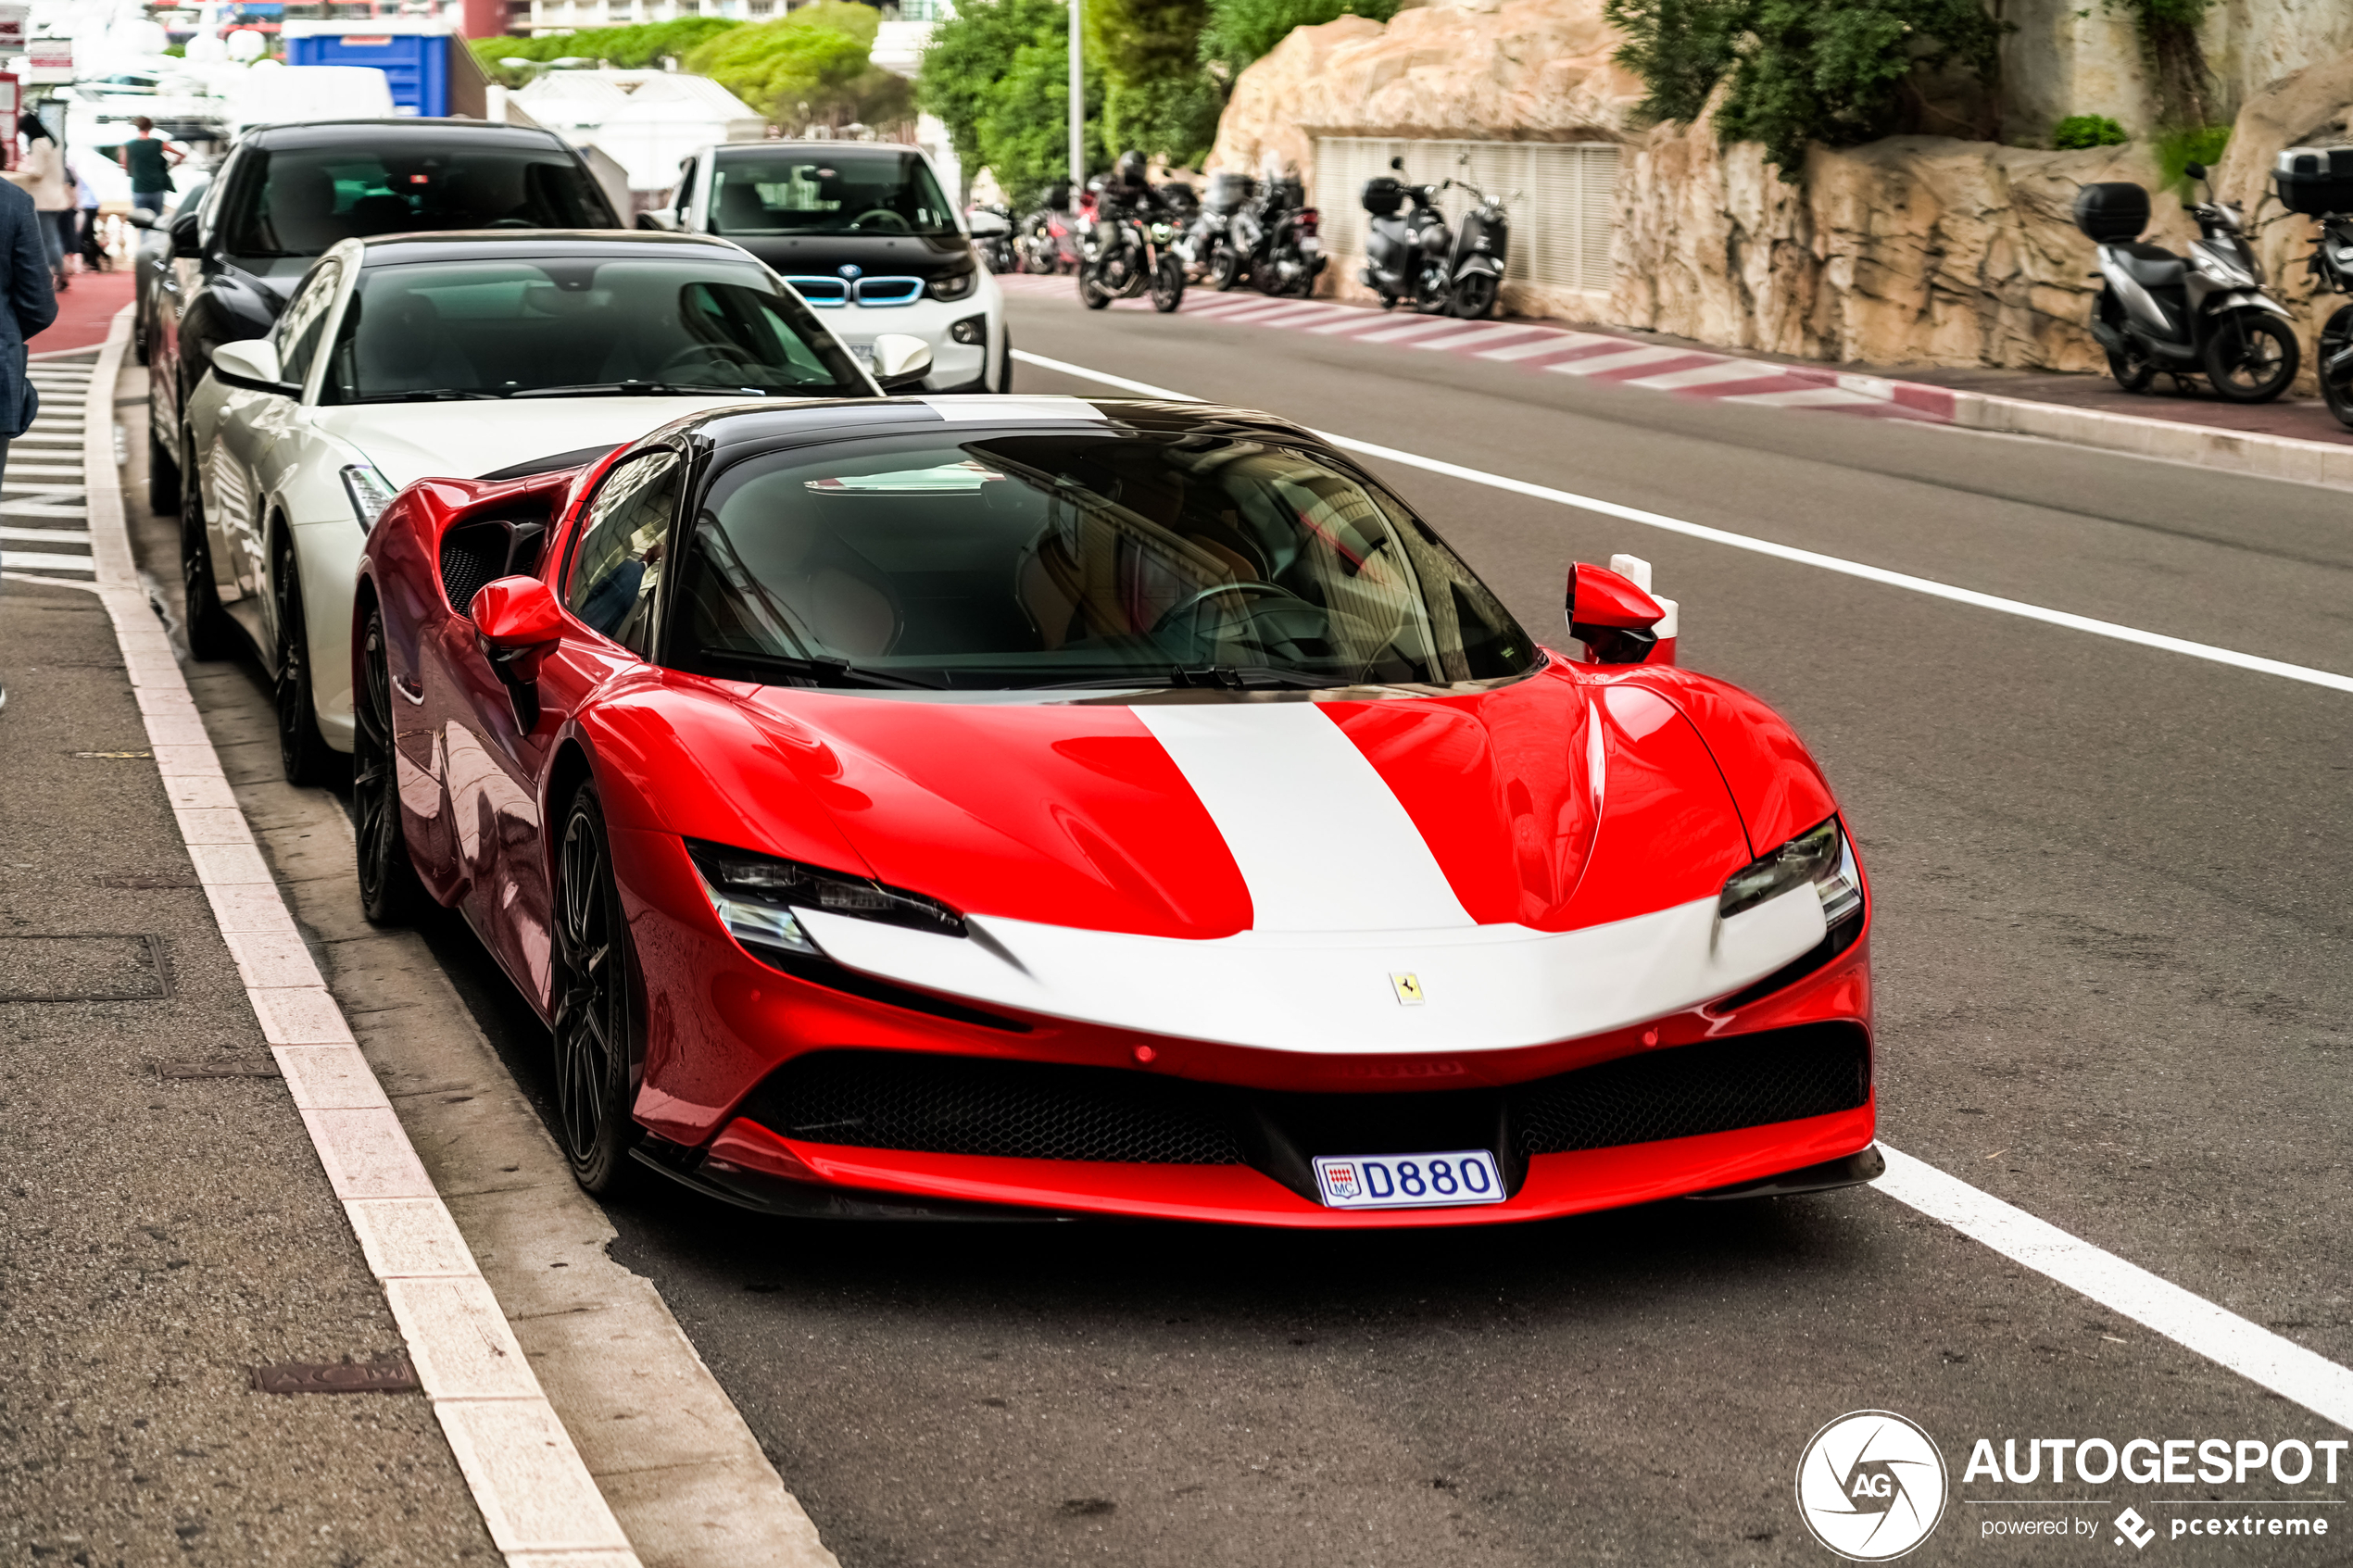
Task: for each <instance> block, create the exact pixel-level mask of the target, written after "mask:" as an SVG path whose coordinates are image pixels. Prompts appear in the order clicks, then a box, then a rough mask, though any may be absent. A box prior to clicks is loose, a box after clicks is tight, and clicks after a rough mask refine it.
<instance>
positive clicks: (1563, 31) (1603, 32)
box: [1208, 0, 1642, 206]
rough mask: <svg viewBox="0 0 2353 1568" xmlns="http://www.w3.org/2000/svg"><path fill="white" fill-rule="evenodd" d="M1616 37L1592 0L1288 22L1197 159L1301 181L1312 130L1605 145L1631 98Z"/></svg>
mask: <svg viewBox="0 0 2353 1568" xmlns="http://www.w3.org/2000/svg"><path fill="white" fill-rule="evenodd" d="M1618 42H1619V40H1618V37H1617V33H1616V32H1615V31H1612V30H1611V29H1610V27H1609V25H1608V24H1607V23H1606V22H1604V21H1603V20H1602V7H1601V0H1435V3H1433V4H1430V5H1427V6H1416V7H1415V8H1413V9H1410V10H1403V11H1400V12H1398V13H1397V15H1396V17H1395V18H1394V19H1391V20H1390V22H1389V24H1388V25H1387V26H1386V27H1384V26H1383V25H1381V24H1380V23H1379V22H1377V21H1373V20H1371V19H1367V18H1365V17H1342V18H1340V19H1339V20H1337V21H1330V22H1326V23H1325V24H1324V25H1323V26H1321V27H1302V28H1295V29H1293V30H1292V31H1291V33H1290V36H1289V37H1288V38H1286V39H1284V40H1283V41H1282V43H1280V44H1277V45H1276V46H1275V48H1274V49H1273V50H1272V51H1270V52H1269V53H1268V54H1267V55H1266V56H1265V57H1264V58H1263V59H1260V60H1258V61H1257V62H1256V63H1254V64H1252V66H1251V68H1250V69H1248V70H1245V71H1243V72H1242V74H1241V76H1240V78H1239V80H1237V81H1236V82H1235V83H1234V93H1233V96H1232V98H1231V99H1229V100H1228V101H1227V106H1226V113H1225V117H1224V118H1223V119H1220V120H1219V121H1218V123H1217V144H1216V145H1215V146H1214V147H1213V148H1212V149H1211V150H1210V155H1209V162H1208V167H1209V168H1211V169H1239V170H1241V171H1244V172H1247V173H1253V174H1254V173H1256V172H1258V171H1259V170H1260V169H1263V168H1265V166H1266V165H1267V164H1269V163H1270V162H1271V163H1273V164H1276V165H1277V166H1279V167H1284V168H1292V169H1298V170H1299V171H1300V172H1301V173H1302V175H1303V176H1305V177H1306V178H1307V180H1308V182H1309V185H1310V188H1311V189H1313V186H1314V179H1315V138H1316V137H1318V136H1409V137H1423V136H1437V137H1459V138H1464V139H1466V140H1471V141H1502V142H1576V141H1592V140H1597V139H1598V140H1615V139H1617V137H1619V136H1620V135H1622V134H1623V133H1624V129H1625V126H1626V123H1627V120H1626V116H1627V111H1628V109H1629V107H1631V106H1632V104H1633V102H1634V101H1635V100H1636V99H1637V98H1640V97H1641V96H1642V83H1641V82H1638V81H1636V80H1635V79H1634V78H1633V77H1632V76H1631V75H1629V73H1628V72H1627V71H1626V70H1624V69H1622V68H1620V67H1619V66H1618V65H1617V64H1616V63H1615V62H1613V61H1612V60H1611V59H1610V57H1609V56H1610V54H1611V52H1612V51H1614V50H1615V49H1616V48H1617V45H1618ZM1318 199H1320V200H1323V201H1325V202H1327V203H1329V204H1331V205H1335V206H1336V205H1337V198H1335V197H1333V196H1331V195H1330V194H1323V195H1321V196H1320V197H1319V198H1318Z"/></svg>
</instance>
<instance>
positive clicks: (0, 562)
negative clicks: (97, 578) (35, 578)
mask: <svg viewBox="0 0 2353 1568" xmlns="http://www.w3.org/2000/svg"><path fill="white" fill-rule="evenodd" d="M0 567H13V568H15V569H17V570H18V571H96V570H97V563H96V562H94V561H93V560H92V559H91V558H89V557H88V556H69V555H64V554H61V553H59V552H57V551H56V550H0Z"/></svg>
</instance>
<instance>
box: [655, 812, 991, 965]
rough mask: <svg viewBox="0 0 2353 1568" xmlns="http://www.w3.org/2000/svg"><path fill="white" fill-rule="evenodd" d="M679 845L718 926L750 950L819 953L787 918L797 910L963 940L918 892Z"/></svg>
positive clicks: (956, 923)
mask: <svg viewBox="0 0 2353 1568" xmlns="http://www.w3.org/2000/svg"><path fill="white" fill-rule="evenodd" d="M686 856H687V858H688V859H691V860H693V861H694V863H695V870H696V872H698V874H699V875H700V876H701V878H702V885H703V892H704V893H705V894H706V895H707V896H708V897H710V899H711V909H714V910H715V911H717V913H718V915H719V920H720V923H721V924H723V925H724V926H725V927H726V928H727V933H728V935H731V936H733V937H735V938H736V941H738V942H741V943H744V944H746V945H747V946H749V947H779V948H782V949H784V950H785V951H786V952H788V953H805V954H809V955H812V956H823V952H822V949H820V948H819V947H818V946H817V944H816V943H814V942H812V941H811V940H810V938H809V934H808V933H807V932H806V931H804V930H802V929H801V924H800V922H799V921H798V920H796V919H795V918H793V911H794V910H796V909H817V910H821V911H823V912H824V913H826V914H832V915H848V916H849V917H851V918H852V919H855V920H871V921H880V922H883V923H884V924H886V925H903V926H908V927H910V928H912V929H913V930H916V931H928V932H930V933H932V934H933V935H938V936H962V935H964V921H963V916H962V915H959V914H958V913H957V912H956V911H955V910H953V909H950V908H949V907H948V906H947V905H945V904H943V903H941V902H940V901H939V900H938V899H937V898H926V897H924V896H923V895H922V894H920V893H908V892H905V891H902V890H901V889H900V888H896V887H886V886H884V885H883V884H881V883H879V882H874V881H871V880H869V879H867V878H865V877H857V876H850V875H848V874H846V873H844V872H829V871H826V870H824V869H823V868H822V867H818V866H805V865H802V864H801V863H799V861H797V860H785V859H777V858H776V857H775V856H773V855H756V854H753V853H752V852H751V851H750V850H748V849H731V848H729V847H727V846H725V845H724V844H711V843H709V842H707V841H705V840H703V839H699V838H689V839H687V840H686Z"/></svg>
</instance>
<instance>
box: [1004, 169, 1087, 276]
mask: <svg viewBox="0 0 2353 1568" xmlns="http://www.w3.org/2000/svg"><path fill="white" fill-rule="evenodd" d="M1080 218H1081V220H1080V221H1077V222H1074V221H1073V220H1072V216H1071V211H1070V187H1069V185H1067V184H1060V185H1056V186H1055V187H1054V188H1053V190H1052V191H1051V193H1049V194H1048V195H1047V198H1046V205H1045V206H1043V207H1039V208H1038V209H1037V210H1036V211H1035V212H1032V213H1030V214H1029V215H1028V216H1027V217H1026V218H1024V219H1023V220H1021V228H1020V232H1018V233H1017V234H1016V235H1015V236H1014V239H1013V249H1014V251H1015V252H1016V253H1017V254H1018V256H1019V257H1020V260H1021V270H1023V271H1025V272H1028V273H1033V274H1035V275H1037V276H1039V277H1044V276H1046V275H1048V274H1050V273H1054V272H1076V271H1077V270H1078V260H1079V257H1078V235H1079V231H1080V230H1081V229H1083V228H1084V227H1085V226H1086V224H1085V221H1084V219H1085V214H1084V213H1083V212H1082V214H1081V215H1080Z"/></svg>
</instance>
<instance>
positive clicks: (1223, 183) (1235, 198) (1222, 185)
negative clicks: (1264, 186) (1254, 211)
mask: <svg viewBox="0 0 2353 1568" xmlns="http://www.w3.org/2000/svg"><path fill="white" fill-rule="evenodd" d="M1256 194H1258V182H1257V181H1255V180H1253V179H1252V178H1251V177H1250V176H1249V175H1247V174H1213V175H1211V176H1210V177H1209V196H1208V199H1207V200H1206V201H1205V202H1204V203H1203V204H1202V205H1204V206H1206V207H1208V208H1209V210H1210V211H1212V212H1227V213H1232V212H1239V211H1240V210H1241V207H1242V203H1244V202H1246V201H1248V200H1250V198H1251V197H1252V196H1254V195H1256Z"/></svg>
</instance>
